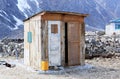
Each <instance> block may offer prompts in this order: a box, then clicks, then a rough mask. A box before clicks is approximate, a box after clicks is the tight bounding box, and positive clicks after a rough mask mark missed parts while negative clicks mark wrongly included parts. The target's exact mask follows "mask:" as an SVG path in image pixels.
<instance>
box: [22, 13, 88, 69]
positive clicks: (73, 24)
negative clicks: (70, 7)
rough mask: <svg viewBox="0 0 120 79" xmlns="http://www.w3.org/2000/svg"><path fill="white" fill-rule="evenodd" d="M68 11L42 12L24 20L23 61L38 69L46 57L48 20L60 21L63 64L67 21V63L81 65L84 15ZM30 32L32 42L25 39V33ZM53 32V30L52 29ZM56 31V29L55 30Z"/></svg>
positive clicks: (82, 62) (83, 52)
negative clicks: (66, 24)
mask: <svg viewBox="0 0 120 79" xmlns="http://www.w3.org/2000/svg"><path fill="white" fill-rule="evenodd" d="M85 16H86V15H82V14H80V15H77V14H75V15H74V14H73V13H72V14H70V13H68V14H67V13H49V12H43V13H41V14H37V15H34V16H32V17H30V18H28V19H27V20H25V21H24V63H25V64H26V65H28V66H31V67H33V68H35V69H40V67H41V61H43V60H49V58H48V21H61V23H60V39H61V49H60V50H61V64H62V65H63V66H65V23H68V65H70V66H71V65H80V64H81V65H83V64H84V59H85V51H84V41H85V36H84V35H85V26H84V17H85ZM28 32H32V43H28V41H27V39H28V38H27V37H28V35H27V33H28ZM53 32H54V31H53ZM55 32H57V30H55Z"/></svg>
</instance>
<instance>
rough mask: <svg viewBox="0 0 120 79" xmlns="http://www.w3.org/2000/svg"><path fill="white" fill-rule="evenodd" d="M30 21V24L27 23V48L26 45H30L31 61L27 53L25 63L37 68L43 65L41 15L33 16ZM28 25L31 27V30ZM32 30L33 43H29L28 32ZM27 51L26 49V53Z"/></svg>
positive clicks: (25, 38)
mask: <svg viewBox="0 0 120 79" xmlns="http://www.w3.org/2000/svg"><path fill="white" fill-rule="evenodd" d="M28 21H29V26H28V25H25V29H24V30H25V33H24V34H25V37H24V40H25V43H24V44H25V50H26V48H27V47H26V46H27V45H29V48H28V49H27V50H29V51H28V52H29V61H28V58H27V57H26V56H27V55H25V56H24V57H25V59H24V60H25V61H26V60H27V62H25V64H27V63H29V64H27V65H30V66H31V67H33V68H35V69H40V67H41V17H40V16H39V15H38V16H35V17H33V18H31V19H30V20H28ZM25 24H26V22H25ZM27 27H29V30H26V29H28V28H27ZM29 31H30V32H32V43H28V42H27V32H29ZM25 52H26V51H24V53H25Z"/></svg>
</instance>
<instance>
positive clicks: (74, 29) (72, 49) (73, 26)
mask: <svg viewBox="0 0 120 79" xmlns="http://www.w3.org/2000/svg"><path fill="white" fill-rule="evenodd" d="M68 65H69V66H74V65H80V26H79V23H77V22H69V23H68Z"/></svg>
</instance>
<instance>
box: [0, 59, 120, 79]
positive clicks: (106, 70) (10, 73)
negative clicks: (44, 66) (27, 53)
mask: <svg viewBox="0 0 120 79" xmlns="http://www.w3.org/2000/svg"><path fill="white" fill-rule="evenodd" d="M0 60H6V61H8V62H11V59H4V58H2V59H1V58H0ZM13 63H14V64H16V67H14V68H8V67H5V66H0V79H120V75H119V74H120V58H112V59H103V58H101V59H100V58H97V59H93V60H86V63H88V64H90V65H91V64H92V65H93V67H92V68H89V69H78V70H72V71H70V72H66V73H61V74H39V73H38V72H37V71H34V70H32V69H30V68H27V67H25V66H24V65H22V64H20V63H19V61H16V60H14V62H13Z"/></svg>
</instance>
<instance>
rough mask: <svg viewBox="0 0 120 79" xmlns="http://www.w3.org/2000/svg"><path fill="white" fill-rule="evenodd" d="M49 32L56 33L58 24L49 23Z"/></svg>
mask: <svg viewBox="0 0 120 79" xmlns="http://www.w3.org/2000/svg"><path fill="white" fill-rule="evenodd" d="M51 33H58V25H57V24H51Z"/></svg>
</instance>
